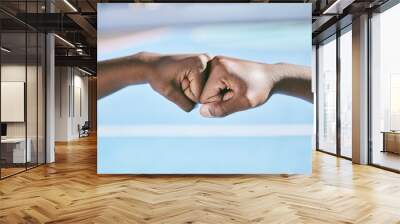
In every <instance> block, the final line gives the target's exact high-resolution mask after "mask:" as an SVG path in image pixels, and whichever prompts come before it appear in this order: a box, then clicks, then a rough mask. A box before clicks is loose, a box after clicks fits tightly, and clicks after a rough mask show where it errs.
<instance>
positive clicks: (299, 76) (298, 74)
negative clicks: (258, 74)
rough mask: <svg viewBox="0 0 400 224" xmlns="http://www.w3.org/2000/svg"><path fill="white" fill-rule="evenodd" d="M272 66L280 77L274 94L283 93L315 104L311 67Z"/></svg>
mask: <svg viewBox="0 0 400 224" xmlns="http://www.w3.org/2000/svg"><path fill="white" fill-rule="evenodd" d="M270 66H272V67H273V70H274V72H275V73H276V75H277V76H278V77H279V78H278V79H277V82H276V83H275V85H274V88H273V89H272V94H274V93H281V94H285V95H289V96H294V97H298V98H301V99H303V100H306V101H308V102H310V103H313V94H312V91H311V69H310V68H309V67H305V66H300V65H294V64H286V63H278V64H273V65H270ZM267 73H268V72H267Z"/></svg>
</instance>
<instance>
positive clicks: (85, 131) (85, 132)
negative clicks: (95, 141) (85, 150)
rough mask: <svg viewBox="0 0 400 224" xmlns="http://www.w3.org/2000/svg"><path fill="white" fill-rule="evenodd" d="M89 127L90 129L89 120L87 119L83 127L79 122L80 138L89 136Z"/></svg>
mask: <svg viewBox="0 0 400 224" xmlns="http://www.w3.org/2000/svg"><path fill="white" fill-rule="evenodd" d="M89 129H90V124H89V121H85V123H84V124H83V125H82V127H81V126H80V125H79V124H78V132H79V138H81V137H87V136H89Z"/></svg>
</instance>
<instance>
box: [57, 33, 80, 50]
mask: <svg viewBox="0 0 400 224" xmlns="http://www.w3.org/2000/svg"><path fill="white" fill-rule="evenodd" d="M54 36H55V37H57V38H58V39H59V40H61V41H62V42H64V43H66V44H67V45H69V46H70V47H73V48H75V45H73V44H72V43H71V42H69V41H68V40H66V39H64V38H62V37H60V36H59V35H58V34H54Z"/></svg>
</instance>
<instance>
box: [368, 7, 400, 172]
mask: <svg viewBox="0 0 400 224" xmlns="http://www.w3.org/2000/svg"><path fill="white" fill-rule="evenodd" d="M398 21H400V5H399V4H398V5H396V6H394V7H392V8H390V9H388V10H386V11H384V12H382V13H380V14H375V15H374V16H373V17H372V18H371V34H372V36H371V39H372V49H371V51H372V55H371V57H372V63H371V65H372V73H371V99H370V100H371V101H370V104H371V111H370V116H371V117H370V118H371V122H372V123H371V130H370V131H371V140H372V153H371V154H370V156H371V160H372V163H373V164H375V165H379V166H383V167H387V168H391V169H395V170H400V105H399V102H400V101H399V99H400V63H399V61H398V58H399V57H398V54H399V52H400V42H399V40H400V33H399V32H398Z"/></svg>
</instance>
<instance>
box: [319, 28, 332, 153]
mask: <svg viewBox="0 0 400 224" xmlns="http://www.w3.org/2000/svg"><path fill="white" fill-rule="evenodd" d="M335 38H336V37H335V36H334V37H332V38H330V39H331V40H330V41H329V40H328V41H327V42H326V43H323V44H321V45H319V47H318V94H319V96H318V149H319V150H322V151H326V152H330V153H336V39H335Z"/></svg>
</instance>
